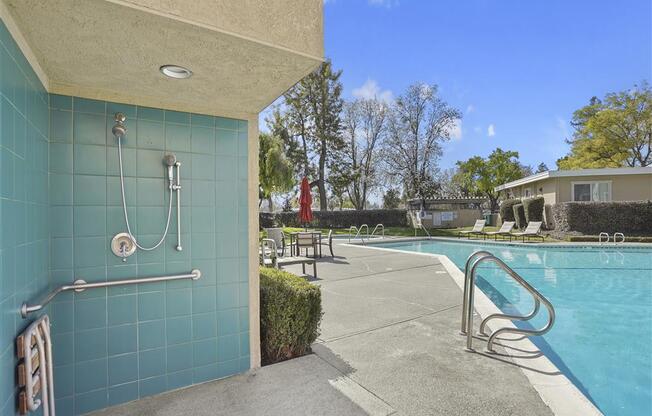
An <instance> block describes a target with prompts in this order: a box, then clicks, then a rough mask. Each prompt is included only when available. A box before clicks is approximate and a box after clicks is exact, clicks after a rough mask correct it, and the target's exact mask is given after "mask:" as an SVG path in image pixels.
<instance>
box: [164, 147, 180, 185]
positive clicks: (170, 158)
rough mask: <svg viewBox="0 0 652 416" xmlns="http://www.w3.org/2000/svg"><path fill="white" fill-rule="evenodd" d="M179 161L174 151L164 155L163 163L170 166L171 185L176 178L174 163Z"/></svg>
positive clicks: (169, 178)
mask: <svg viewBox="0 0 652 416" xmlns="http://www.w3.org/2000/svg"><path fill="white" fill-rule="evenodd" d="M175 163H177V157H176V156H175V155H174V153H166V154H165V156H163V164H164V165H165V166H167V167H168V180H169V181H170V185H172V181H173V180H174V170H173V169H174V164H175Z"/></svg>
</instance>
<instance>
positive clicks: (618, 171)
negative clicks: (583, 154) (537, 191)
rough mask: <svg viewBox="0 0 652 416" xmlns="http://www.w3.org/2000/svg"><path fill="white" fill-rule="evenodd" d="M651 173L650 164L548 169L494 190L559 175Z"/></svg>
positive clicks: (559, 176)
mask: <svg viewBox="0 0 652 416" xmlns="http://www.w3.org/2000/svg"><path fill="white" fill-rule="evenodd" d="M645 174H648V175H652V166H647V167H636V168H602V169H578V170H549V171H546V172H541V173H535V174H534V175H530V176H526V177H525V178H521V179H517V180H515V181H512V182H507V183H504V184H502V185H499V186H497V187H496V188H495V189H496V191H502V190H504V189H510V188H513V187H515V186H521V185H526V184H528V183H532V182H537V181H540V180H543V179H548V178H561V177H582V176H616V175H645Z"/></svg>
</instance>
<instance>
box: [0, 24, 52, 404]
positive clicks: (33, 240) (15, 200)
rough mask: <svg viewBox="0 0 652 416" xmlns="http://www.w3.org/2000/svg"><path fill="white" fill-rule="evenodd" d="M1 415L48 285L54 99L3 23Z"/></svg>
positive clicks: (0, 69)
mask: <svg viewBox="0 0 652 416" xmlns="http://www.w3.org/2000/svg"><path fill="white" fill-rule="evenodd" d="M0 229H1V230H2V234H1V235H0V414H2V415H13V414H14V412H15V406H16V405H15V403H16V394H17V388H16V381H15V374H16V373H15V368H16V364H17V362H16V359H15V347H14V338H15V336H16V335H17V334H18V333H19V332H21V331H22V330H23V329H24V328H25V326H27V324H28V323H29V321H26V320H23V319H22V318H20V316H19V315H18V308H19V307H20V305H21V303H22V302H23V301H24V300H25V299H31V298H33V297H35V296H36V295H37V294H39V293H40V292H41V291H43V290H45V288H46V287H47V285H48V266H49V257H48V255H49V252H50V246H49V236H50V230H49V212H48V95H47V93H46V91H45V89H44V88H43V86H42V85H41V83H40V81H39V80H38V78H37V77H36V74H35V73H34V71H33V70H32V68H31V67H30V66H29V64H28V63H27V61H26V60H25V58H24V57H23V55H22V54H21V53H20V51H19V49H18V46H17V45H16V43H15V42H14V41H13V39H12V37H11V35H9V33H8V32H7V29H6V27H5V26H4V24H2V23H1V22H0Z"/></svg>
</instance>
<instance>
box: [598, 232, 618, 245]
mask: <svg viewBox="0 0 652 416" xmlns="http://www.w3.org/2000/svg"><path fill="white" fill-rule="evenodd" d="M604 235H606V236H607V243H608V242H609V233H605V232H604V231H602V232H601V233H600V235H599V236H598V243H600V244H602V236H604ZM615 241H616V234H614V242H615Z"/></svg>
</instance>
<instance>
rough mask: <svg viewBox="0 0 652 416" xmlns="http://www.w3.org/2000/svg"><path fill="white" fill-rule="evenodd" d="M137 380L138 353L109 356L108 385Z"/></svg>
mask: <svg viewBox="0 0 652 416" xmlns="http://www.w3.org/2000/svg"><path fill="white" fill-rule="evenodd" d="M135 380H138V354H135V353H132V354H124V355H118V356H115V357H111V358H109V386H115V385H116V384H124V383H128V382H130V381H135Z"/></svg>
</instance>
